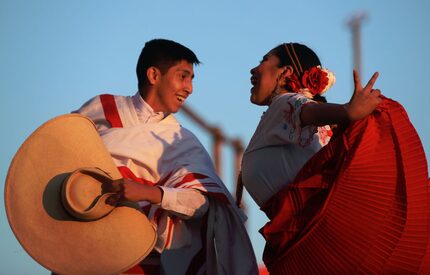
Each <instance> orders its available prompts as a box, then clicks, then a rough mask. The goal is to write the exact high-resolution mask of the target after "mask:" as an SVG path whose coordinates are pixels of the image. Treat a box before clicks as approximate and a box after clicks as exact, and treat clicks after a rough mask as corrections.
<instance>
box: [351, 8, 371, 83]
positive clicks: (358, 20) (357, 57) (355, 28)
mask: <svg viewBox="0 0 430 275" xmlns="http://www.w3.org/2000/svg"><path fill="white" fill-rule="evenodd" d="M367 18H368V15H367V13H365V12H357V13H355V14H354V15H352V16H351V18H350V19H349V20H348V22H347V23H348V26H349V27H350V28H351V32H352V50H353V61H354V64H353V66H354V69H355V70H357V72H358V74H359V75H360V76H361V74H362V64H361V25H362V23H363V21H364V20H365V19H367Z"/></svg>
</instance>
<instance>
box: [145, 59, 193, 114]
mask: <svg viewBox="0 0 430 275" xmlns="http://www.w3.org/2000/svg"><path fill="white" fill-rule="evenodd" d="M193 78H194V70H193V64H191V63H189V62H187V61H185V60H182V61H180V62H178V63H176V64H175V65H174V66H172V67H170V68H169V69H168V71H167V72H166V73H165V74H161V76H160V79H159V81H158V82H157V83H156V85H155V88H156V89H157V93H156V98H155V101H154V102H153V104H152V105H151V106H152V108H153V109H154V111H155V112H167V113H176V112H177V111H179V108H181V106H182V104H183V103H184V102H185V99H187V97H188V96H189V95H190V94H191V93H192V91H193Z"/></svg>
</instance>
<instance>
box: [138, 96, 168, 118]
mask: <svg viewBox="0 0 430 275" xmlns="http://www.w3.org/2000/svg"><path fill="white" fill-rule="evenodd" d="M132 100H133V105H134V108H135V110H136V113H137V117H138V118H139V121H140V122H142V123H149V122H160V121H161V120H163V119H164V118H165V117H166V116H167V115H168V113H163V112H154V110H153V109H152V107H151V106H150V105H149V104H148V103H146V101H145V100H143V98H142V96H141V95H140V94H139V92H137V93H136V94H135V95H134V96H132Z"/></svg>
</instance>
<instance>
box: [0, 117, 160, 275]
mask: <svg viewBox="0 0 430 275" xmlns="http://www.w3.org/2000/svg"><path fill="white" fill-rule="evenodd" d="M81 167H97V168H99V169H101V170H103V171H105V172H106V173H107V174H109V175H110V176H111V177H112V178H113V179H118V178H121V174H120V173H119V171H118V169H117V168H116V166H115V165H114V163H113V161H112V158H111V156H110V154H109V152H108V151H107V149H106V148H105V146H104V144H103V141H102V140H101V138H100V136H99V135H98V133H97V131H96V129H95V126H94V124H93V122H92V121H91V120H90V119H88V118H86V117H84V116H81V115H77V114H68V115H62V116H59V117H56V118H54V119H52V120H50V121H48V122H46V123H44V124H43V125H42V126H40V127H39V128H38V129H37V130H36V131H34V132H33V134H31V135H30V137H28V138H27V140H26V141H25V142H24V143H23V144H22V145H21V147H20V148H19V150H18V151H17V153H16V155H15V157H14V159H13V160H12V163H11V165H10V168H9V171H8V175H7V178H6V184H5V192H4V193H5V207H6V213H7V217H8V220H9V224H10V226H11V228H12V231H13V233H14V234H15V236H16V238H17V239H18V241H19V242H20V244H21V245H22V246H23V247H24V249H25V250H26V251H27V253H28V254H29V255H30V256H31V257H33V258H34V259H35V260H36V261H37V262H38V263H40V264H41V265H43V266H44V267H45V268H47V269H49V270H51V271H53V272H55V273H79V274H95V273H97V274H115V273H120V272H121V271H124V270H127V269H129V268H130V267H132V266H134V265H135V264H137V263H139V262H140V261H141V260H142V259H144V258H145V257H146V256H147V255H148V254H149V252H150V251H151V250H152V248H153V247H154V244H155V241H156V233H155V229H154V227H153V226H152V225H151V223H150V222H149V220H148V219H147V217H146V216H145V215H144V214H143V213H142V212H140V211H139V210H137V209H134V208H132V207H127V206H122V207H116V208H115V209H114V210H113V211H112V212H111V213H109V214H108V215H107V216H105V217H103V218H101V219H99V220H95V221H81V220H78V219H76V218H74V217H72V216H71V215H69V214H68V212H67V211H66V210H65V209H64V207H63V205H62V204H61V199H60V193H61V185H62V182H63V180H64V178H65V177H67V175H69V174H70V173H71V172H73V171H74V170H76V169H78V168H81Z"/></svg>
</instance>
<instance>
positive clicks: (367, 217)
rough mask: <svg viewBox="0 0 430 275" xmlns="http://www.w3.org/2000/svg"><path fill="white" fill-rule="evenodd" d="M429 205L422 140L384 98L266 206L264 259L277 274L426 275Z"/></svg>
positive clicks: (401, 112) (398, 107)
mask: <svg viewBox="0 0 430 275" xmlns="http://www.w3.org/2000/svg"><path fill="white" fill-rule="evenodd" d="M429 206H430V203H429V179H428V167H427V161H426V158H425V155H424V150H423V148H422V144H421V141H420V139H419V137H418V135H417V133H416V131H415V129H414V127H413V126H412V124H411V123H410V121H409V119H408V117H407V114H406V112H405V110H404V109H403V107H402V106H401V105H400V104H398V103H397V102H395V101H392V100H390V99H386V98H384V100H383V102H382V103H381V104H380V106H379V107H378V108H377V110H376V111H375V112H374V113H373V114H372V115H370V116H369V117H368V118H366V119H363V120H360V121H357V122H355V123H353V124H351V125H350V126H349V127H348V128H347V129H346V130H345V131H343V132H338V133H336V134H335V135H334V136H333V138H332V140H331V141H330V143H329V144H328V145H327V146H326V147H324V148H323V149H322V150H321V151H320V152H318V153H317V154H316V155H315V156H314V157H313V158H311V160H310V161H309V162H308V163H307V164H306V165H305V166H304V167H303V168H302V170H301V171H300V172H299V174H298V175H297V177H296V179H295V181H294V182H293V183H292V184H290V185H289V186H287V187H286V188H284V189H283V190H282V191H281V192H279V193H278V194H277V195H276V196H274V197H273V198H272V199H271V200H270V201H269V202H267V203H266V204H265V205H264V206H263V207H262V210H263V211H265V212H266V214H267V215H268V217H269V219H270V221H269V222H268V223H267V224H266V225H265V226H264V227H263V228H262V229H261V230H260V232H261V233H262V234H263V236H264V237H265V238H266V241H267V243H266V248H265V251H264V255H263V260H264V262H265V264H266V266H267V267H268V270H269V272H270V273H271V274H287V273H288V274H299V273H300V274H313V273H325V274H339V273H341V274H347V273H348V274H349V273H365V274H368V273H398V274H404V273H418V272H422V273H427V272H429V271H430V270H429V266H430V264H429V261H430V252H429V232H430V227H429V218H430V208H429ZM426 251H427V252H426Z"/></svg>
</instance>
